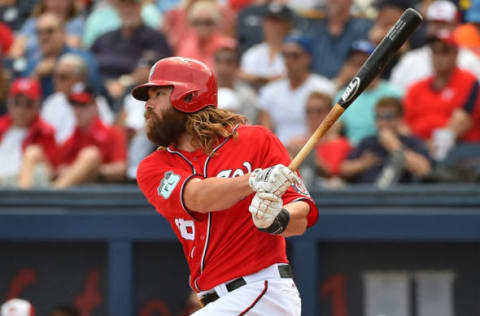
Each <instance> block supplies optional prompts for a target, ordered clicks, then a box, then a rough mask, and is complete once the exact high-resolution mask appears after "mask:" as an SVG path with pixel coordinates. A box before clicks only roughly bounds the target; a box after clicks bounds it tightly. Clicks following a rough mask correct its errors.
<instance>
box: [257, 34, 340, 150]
mask: <svg viewBox="0 0 480 316" xmlns="http://www.w3.org/2000/svg"><path fill="white" fill-rule="evenodd" d="M312 49H313V47H312V43H311V42H310V40H309V39H308V38H307V37H305V36H303V35H296V34H295V35H291V36H289V37H287V38H286V39H285V41H284V43H283V45H282V55H283V58H284V59H285V65H286V69H287V76H286V78H284V79H279V80H276V81H273V82H271V83H269V84H267V85H265V86H264V87H263V88H262V89H261V90H260V92H259V114H258V123H259V124H260V125H264V126H266V127H267V128H269V129H270V130H272V131H274V133H275V134H276V135H277V136H278V138H280V141H282V143H284V144H287V143H288V142H289V141H290V140H291V139H293V138H295V137H299V136H303V135H306V134H307V121H306V113H305V105H306V103H307V98H308V96H309V95H310V93H311V92H313V91H319V92H324V93H327V94H328V95H332V94H334V93H335V86H334V84H333V83H332V82H331V81H329V80H328V79H326V78H325V77H322V76H320V75H317V74H314V73H312V72H311V70H310V66H311V63H312Z"/></svg>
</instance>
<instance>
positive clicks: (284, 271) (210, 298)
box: [200, 264, 293, 306]
mask: <svg viewBox="0 0 480 316" xmlns="http://www.w3.org/2000/svg"><path fill="white" fill-rule="evenodd" d="M278 273H279V274H280V277H281V278H293V273H292V268H291V267H290V266H289V265H288V264H285V265H279V266H278ZM245 284H247V281H245V279H244V278H238V279H235V280H233V281H231V282H228V283H227V284H226V285H225V286H226V288H227V291H228V292H232V291H233V290H236V289H238V288H239V287H242V286H244V285H245ZM218 299H219V296H218V294H217V292H215V291H213V292H211V293H207V294H205V295H204V296H202V297H201V298H200V302H201V303H202V305H203V306H206V305H207V304H209V303H211V302H214V301H216V300H218Z"/></svg>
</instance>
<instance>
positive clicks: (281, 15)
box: [0, 0, 480, 188]
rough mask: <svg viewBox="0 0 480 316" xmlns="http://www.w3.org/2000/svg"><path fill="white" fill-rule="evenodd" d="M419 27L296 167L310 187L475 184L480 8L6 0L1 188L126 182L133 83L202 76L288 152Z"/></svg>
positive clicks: (231, 0)
mask: <svg viewBox="0 0 480 316" xmlns="http://www.w3.org/2000/svg"><path fill="white" fill-rule="evenodd" d="M408 7H413V8H416V9H417V10H419V11H420V12H421V13H422V14H423V16H424V23H423V24H422V25H421V27H420V28H419V29H418V30H417V31H416V32H415V33H414V34H413V36H412V37H411V38H410V39H409V40H408V42H407V43H406V44H405V45H404V46H403V47H402V48H401V49H400V52H399V53H398V54H397V55H396V56H395V57H394V58H393V60H392V62H390V63H389V64H388V65H387V67H386V68H385V70H384V71H383V73H382V75H381V76H380V77H379V78H377V79H375V80H374V81H373V82H372V83H371V84H370V85H369V86H368V87H367V89H366V90H365V92H364V93H362V94H361V96H360V97H359V98H358V99H357V100H356V101H355V103H354V104H353V105H351V106H350V107H349V109H348V111H346V112H345V113H344V114H343V115H342V117H341V119H340V121H339V122H337V123H336V124H335V125H334V127H333V128H332V129H331V130H330V131H329V132H328V134H327V135H326V136H325V137H324V138H323V139H322V140H321V142H320V143H319V144H318V146H317V148H316V150H315V151H314V152H312V154H311V155H310V156H309V157H308V158H307V160H306V162H305V163H304V164H303V166H302V170H301V172H302V175H303V176H304V178H305V181H306V183H307V185H308V186H310V188H338V187H342V186H348V185H349V184H351V183H369V184H371V185H374V186H377V187H379V188H385V187H389V186H391V185H395V184H398V183H400V184H403V183H412V182H417V183H418V182H422V183H424V182H428V183H432V182H475V181H480V94H479V83H478V79H479V76H480V0H470V1H468V0H458V1H447V0H437V1H427V0H425V1H420V0H273V1H268V0H218V1H214V0H158V1H155V0H96V1H95V0H0V56H1V69H0V187H20V188H31V187H43V188H45V187H51V188H65V187H70V186H74V185H79V184H90V183H128V182H134V181H135V175H136V167H137V165H138V163H139V162H140V161H141V160H142V158H143V157H145V156H146V155H148V154H149V153H150V152H151V151H153V150H154V147H153V145H152V144H151V143H150V142H149V141H148V139H147V137H146V135H145V131H144V117H143V111H144V106H143V103H142V102H140V101H137V100H135V99H133V97H132V96H130V94H129V92H130V91H131V89H132V88H133V87H134V86H135V85H137V84H140V83H143V82H145V81H146V80H147V79H148V75H149V69H150V67H151V66H152V65H153V64H154V63H155V62H156V61H157V60H158V59H160V58H163V57H167V56H184V57H191V58H196V59H199V60H201V61H203V62H205V63H206V64H207V65H208V66H209V67H211V68H212V69H213V70H214V72H215V73H216V75H217V79H218V84H219V92H218V98H219V107H221V108H225V109H229V110H232V111H236V112H238V113H241V114H243V115H245V116H247V117H248V119H249V122H250V124H259V125H264V126H266V127H267V128H269V129H271V130H272V131H274V132H275V133H276V135H278V137H279V138H280V140H281V141H282V142H283V143H284V144H285V146H286V147H287V149H288V150H289V152H290V154H291V155H292V157H293V156H294V155H295V154H296V153H297V152H298V151H299V150H300V148H301V147H302V146H303V144H304V143H305V142H306V140H307V139H308V137H309V136H310V135H311V134H312V133H313V131H314V130H315V129H316V127H317V126H318V125H319V123H320V122H321V121H322V119H323V118H324V117H325V115H326V114H327V113H328V111H329V110H330V108H331V107H332V105H333V104H334V103H335V101H336V100H337V99H338V98H339V96H341V94H342V93H343V90H344V89H345V86H346V85H347V84H348V83H349V81H350V80H351V79H352V78H353V77H354V75H355V73H356V72H357V71H358V70H359V68H360V66H361V65H362V64H363V63H364V62H365V60H366V59H367V58H368V56H369V54H371V53H372V51H373V50H374V48H375V46H376V45H377V44H378V43H379V42H380V41H381V39H382V38H383V36H384V35H385V34H386V33H387V32H388V30H389V29H390V27H391V26H392V25H393V24H394V23H395V21H396V20H397V19H398V18H399V17H400V15H401V14H402V12H403V11H404V10H405V9H406V8H408Z"/></svg>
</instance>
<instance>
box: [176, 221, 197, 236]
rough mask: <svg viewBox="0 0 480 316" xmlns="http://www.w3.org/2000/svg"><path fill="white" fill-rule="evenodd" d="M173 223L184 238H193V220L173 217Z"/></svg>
mask: <svg viewBox="0 0 480 316" xmlns="http://www.w3.org/2000/svg"><path fill="white" fill-rule="evenodd" d="M175 225H177V227H178V230H179V231H180V235H182V237H183V238H184V239H187V240H194V239H195V225H194V224H193V221H189V220H184V219H183V218H175Z"/></svg>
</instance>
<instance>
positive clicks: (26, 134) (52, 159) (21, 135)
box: [0, 78, 57, 188]
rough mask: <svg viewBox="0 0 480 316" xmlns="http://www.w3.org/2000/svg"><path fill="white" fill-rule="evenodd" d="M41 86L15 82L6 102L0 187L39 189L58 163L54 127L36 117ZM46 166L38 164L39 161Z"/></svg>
mask: <svg viewBox="0 0 480 316" xmlns="http://www.w3.org/2000/svg"><path fill="white" fill-rule="evenodd" d="M41 95H42V93H41V89H40V84H39V83H38V82H37V81H35V80H32V79H26V78H21V79H17V80H15V81H14V82H13V83H12V85H11V87H10V92H9V97H8V101H7V108H8V113H7V114H6V115H4V116H2V117H0V186H20V187H23V188H28V187H31V186H42V185H46V184H47V183H48V178H49V174H50V167H49V166H52V165H55V164H56V163H57V146H56V143H55V131H54V129H53V127H51V126H50V125H48V123H46V122H44V121H43V120H42V119H41V118H40V116H39V110H40V104H41V103H40V100H41ZM40 159H41V160H42V161H44V162H45V164H43V165H40V164H37V162H38V160H40Z"/></svg>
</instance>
